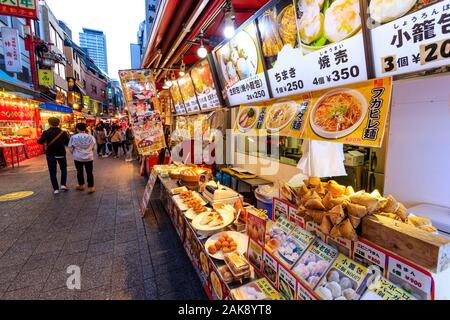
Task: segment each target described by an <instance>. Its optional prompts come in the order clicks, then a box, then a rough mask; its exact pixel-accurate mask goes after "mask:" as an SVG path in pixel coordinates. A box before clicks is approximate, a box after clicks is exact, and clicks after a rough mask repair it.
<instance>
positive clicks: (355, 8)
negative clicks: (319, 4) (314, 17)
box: [324, 0, 361, 42]
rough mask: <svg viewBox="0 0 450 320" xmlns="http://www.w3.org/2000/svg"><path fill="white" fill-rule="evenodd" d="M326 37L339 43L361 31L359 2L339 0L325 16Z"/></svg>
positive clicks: (356, 0)
mask: <svg viewBox="0 0 450 320" xmlns="http://www.w3.org/2000/svg"><path fill="white" fill-rule="evenodd" d="M324 28H325V37H326V38H327V39H328V41H330V42H339V41H341V40H344V39H346V38H348V37H349V36H351V35H353V34H354V33H356V31H358V30H359V29H361V16H360V8H359V1H358V0H337V1H335V2H333V4H332V5H331V6H330V8H329V9H328V10H327V13H326V14H325V27H324Z"/></svg>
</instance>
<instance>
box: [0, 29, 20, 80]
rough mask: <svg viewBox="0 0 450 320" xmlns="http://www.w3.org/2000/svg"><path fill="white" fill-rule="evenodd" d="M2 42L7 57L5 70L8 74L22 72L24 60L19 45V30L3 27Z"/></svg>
mask: <svg viewBox="0 0 450 320" xmlns="http://www.w3.org/2000/svg"><path fill="white" fill-rule="evenodd" d="M1 32H2V41H3V48H4V56H5V69H6V71H8V72H22V58H21V54H22V53H21V50H20V43H19V30H17V29H12V28H8V27H2V28H1Z"/></svg>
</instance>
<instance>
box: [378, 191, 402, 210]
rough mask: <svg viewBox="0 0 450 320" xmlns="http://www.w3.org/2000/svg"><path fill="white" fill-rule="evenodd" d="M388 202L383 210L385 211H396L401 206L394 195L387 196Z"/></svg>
mask: <svg viewBox="0 0 450 320" xmlns="http://www.w3.org/2000/svg"><path fill="white" fill-rule="evenodd" d="M386 199H387V202H386V204H385V205H384V206H383V208H382V210H383V211H384V212H392V213H394V212H396V211H397V210H398V208H399V206H400V203H399V202H398V201H397V200H395V198H394V197H393V196H392V195H389V196H388V197H387V198H386Z"/></svg>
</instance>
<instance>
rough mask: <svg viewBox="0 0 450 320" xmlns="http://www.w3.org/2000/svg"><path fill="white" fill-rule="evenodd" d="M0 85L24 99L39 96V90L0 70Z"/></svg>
mask: <svg viewBox="0 0 450 320" xmlns="http://www.w3.org/2000/svg"><path fill="white" fill-rule="evenodd" d="M0 87H1V88H4V89H5V90H7V91H9V92H10V93H13V94H15V95H17V96H20V97H22V98H25V99H34V98H37V97H39V92H37V91H34V90H33V89H31V88H30V87H27V84H26V83H25V82H22V81H20V80H17V79H15V78H13V77H11V76H10V75H9V74H7V73H6V72H5V71H3V70H0Z"/></svg>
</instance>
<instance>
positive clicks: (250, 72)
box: [215, 22, 270, 106]
mask: <svg viewBox="0 0 450 320" xmlns="http://www.w3.org/2000/svg"><path fill="white" fill-rule="evenodd" d="M215 59H216V66H217V69H218V71H219V74H220V77H221V81H222V85H223V87H224V88H225V90H226V98H227V99H228V103H229V105H230V106H236V105H239V104H242V103H251V102H257V101H262V100H267V99H269V98H270V93H269V89H268V86H267V81H266V77H265V74H264V69H263V64H262V59H261V53H260V50H259V47H258V41H257V30H256V26H255V23H254V22H250V23H249V24H248V25H247V26H245V27H244V28H243V29H242V30H241V31H239V32H238V33H237V34H236V35H235V36H234V37H233V38H232V39H231V40H230V41H229V42H227V43H225V44H223V45H222V46H220V47H219V48H218V49H217V50H216V51H215Z"/></svg>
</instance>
